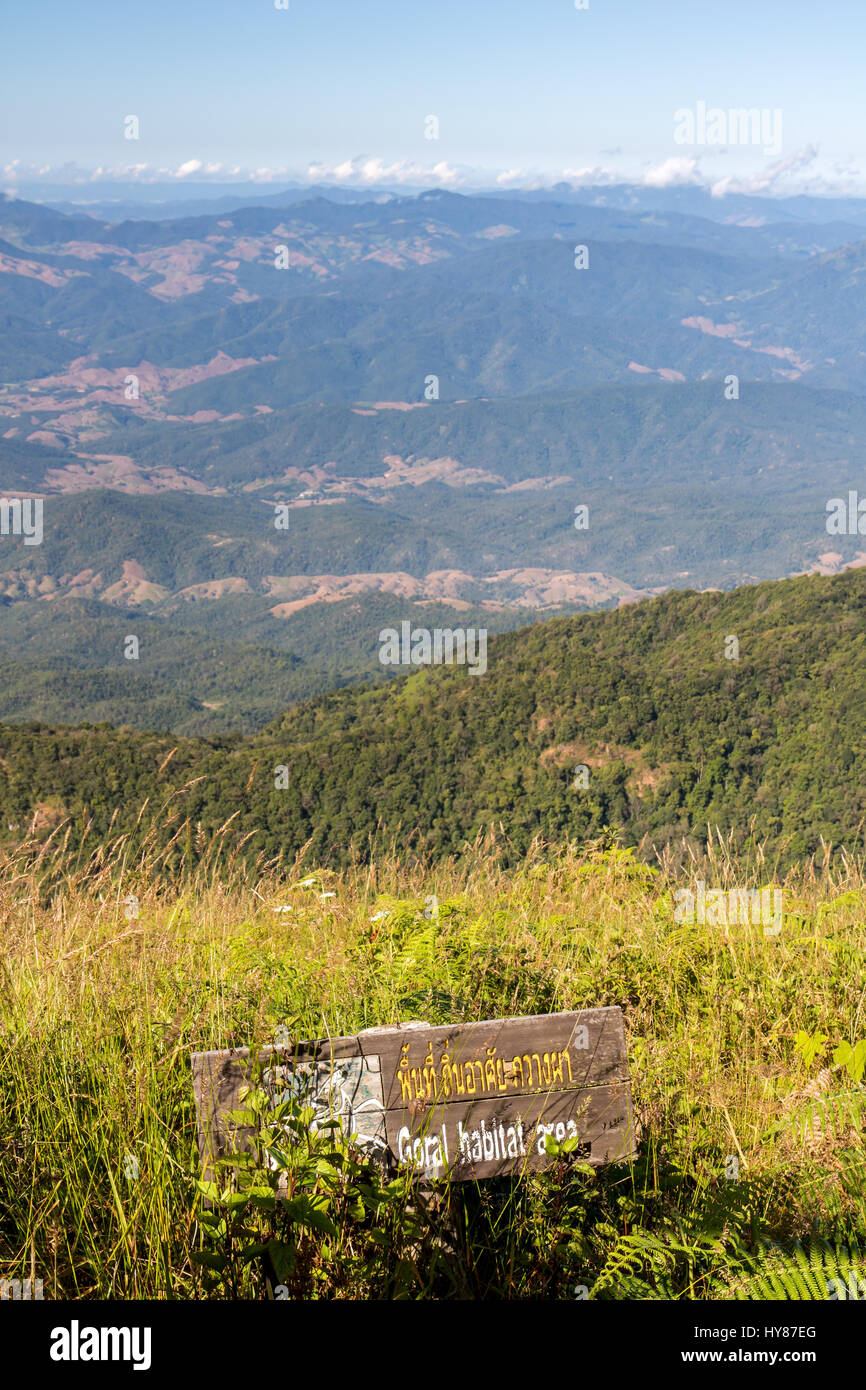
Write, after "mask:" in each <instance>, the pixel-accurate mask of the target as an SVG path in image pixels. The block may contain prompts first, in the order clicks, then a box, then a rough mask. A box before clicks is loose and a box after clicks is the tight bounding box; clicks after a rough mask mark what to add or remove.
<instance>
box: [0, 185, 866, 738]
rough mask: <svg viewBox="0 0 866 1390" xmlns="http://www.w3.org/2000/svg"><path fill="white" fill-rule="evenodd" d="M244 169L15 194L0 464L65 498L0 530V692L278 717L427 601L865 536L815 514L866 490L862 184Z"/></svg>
mask: <svg viewBox="0 0 866 1390" xmlns="http://www.w3.org/2000/svg"><path fill="white" fill-rule="evenodd" d="M230 188H231V186H229V187H227V188H225V189H220V190H209V189H208V187H207V185H200V186H199V187H198V189H193V190H189V189H185V190H184V194H183V198H184V200H185V205H184V206H180V205H179V204H178V203H177V202H168V203H165V204H162V205H160V204H159V203H154V204H153V205H148V206H145V205H144V204H143V203H142V202H141V201H139V202H136V201H135V199H136V198H139V197H140V198H143V197H144V196H145V194H144V193H143V192H142V191H141V190H140V189H138V187H137V186H132V187H131V188H130V187H127V188H126V190H125V191H124V190H123V189H112V190H105V189H103V190H102V195H103V196H105V197H106V198H107V203H106V204H104V205H102V204H101V205H99V206H93V207H91V208H90V209H89V211H85V210H75V211H71V210H69V208H70V202H69V199H68V198H59V199H58V201H60V202H61V203H63V205H64V210H58V209H57V208H55V207H51V206H48V205H47V204H46V203H44V202H29V201H26V200H25V199H23V198H16V199H11V198H5V199H3V200H2V201H0V284H2V287H3V292H4V293H3V301H2V302H3V309H2V313H0V379H2V383H3V384H2V386H0V488H2V489H3V490H4V495H5V496H6V497H17V496H22V495H28V494H32V495H38V496H40V497H41V498H43V499H44V540H43V542H42V544H41V545H25V543H24V538H23V537H21V536H16V535H14V534H3V535H0V597H2V599H3V607H2V610H0V663H2V664H3V669H4V672H5V674H6V677H7V679H6V682H5V690H6V696H5V703H4V698H3V696H2V695H0V718H16V719H18V718H20V719H26V718H29V717H35V716H39V717H48V718H52V719H53V718H63V719H68V720H70V721H74V720H75V719H76V718H79V717H80V718H86V719H91V718H103V717H104V718H109V719H111V720H118V721H119V722H124V723H129V724H132V725H133V726H135V727H160V728H173V729H177V730H183V731H186V732H201V733H205V732H214V733H217V732H223V731H228V730H253V729H255V728H258V727H260V726H261V725H262V724H263V723H264V722H266V721H267V720H268V719H272V718H273V717H274V716H275V715H276V714H277V713H278V712H279V711H280V709H282V708H284V707H285V706H286V705H287V704H290V703H291V702H293V701H294V700H296V699H298V698H303V697H306V696H309V695H313V694H315V693H317V692H320V691H324V690H327V689H330V688H335V687H338V686H341V685H345V684H347V683H351V682H354V681H357V680H361V679H363V680H370V679H376V680H381V679H384V678H385V675H386V674H387V673H386V672H384V671H383V670H382V669H381V667H380V664H379V662H378V659H377V635H378V632H379V629H380V627H381V626H383V625H387V622H388V621H391V620H394V621H398V620H399V619H400V615H401V613H402V614H403V615H404V616H406V617H409V616H411V615H412V614H413V613H414V611H415V606H416V605H428V606H429V605H435V606H436V612H437V613H438V614H439V615H440V618H441V621H442V622H443V623H450V624H454V623H457V622H459V621H460V615H461V614H464V615H465V614H466V613H471V614H472V615H473V621H476V622H481V620H482V618H483V620H484V621H485V622H487V623H488V624H489V626H490V630H491V632H495V631H503V630H505V629H506V628H509V627H512V626H515V625H518V624H520V623H525V622H528V621H531V620H535V619H536V618H538V617H542V616H549V615H551V614H557V613H563V612H573V611H576V610H579V609H586V608H592V607H610V606H612V605H616V604H621V603H630V602H634V601H635V600H637V599H639V598H641V597H644V596H646V595H648V594H653V593H657V592H660V591H661V590H663V589H666V588H670V587H679V588H685V587H688V588H697V589H706V588H718V589H727V588H730V587H733V586H735V585H740V584H748V583H754V582H757V581H760V580H764V579H770V578H778V577H782V576H786V575H794V574H798V573H804V572H807V571H820V572H823V573H836V572H839V571H841V570H842V569H843V568H845V567H849V566H857V565H860V564H863V563H864V562H866V542H864V540H863V538H862V534H861V533H860V532H857V531H856V530H855V532H854V533H853V534H850V535H848V534H846V535H835V534H833V535H831V534H828V531H827V526H826V521H827V503H828V501H829V499H831V498H833V497H837V496H847V495H848V492H849V491H850V490H851V489H856V488H857V487H858V486H859V488H860V491H861V493H862V494H864V495H866V480H864V474H863V465H862V459H863V457H864V446H866V350H864V345H863V331H862V324H863V321H864V313H866V201H864V200H853V199H852V200H845V199H836V200H821V199H808V198H793V199H784V200H771V199H759V198H753V197H741V196H731V197H729V198H724V199H720V198H712V197H711V196H710V195H709V194H708V193H707V192H706V191H705V190H701V189H699V188H693V187H684V188H676V189H647V188H643V187H640V188H638V187H632V186H627V185H623V186H610V187H608V186H604V187H598V188H584V189H572V188H569V187H566V186H558V187H557V188H556V189H554V190H552V191H547V192H545V193H541V192H532V193H517V192H509V193H504V192H501V191H500V192H498V193H495V194H494V193H486V194H471V195H461V194H455V193H448V192H443V191H438V190H435V191H429V190H428V191H425V192H421V193H419V194H417V195H414V196H404V195H399V196H398V195H397V194H396V193H395V192H394V191H393V190H387V189H382V190H374V191H372V192H365V191H362V190H349V189H337V190H334V189H323V190H315V191H313V192H312V193H311V191H310V190H307V189H303V188H290V189H286V190H282V191H279V192H276V193H271V192H268V191H265V192H263V191H262V189H261V188H253V189H239V190H236V191H230ZM38 191H40V192H42V193H44V190H38ZM92 191H93V190H87V194H88V196H89V195H90V192H92ZM67 192H68V190H67ZM176 192H177V190H176V189H175V188H174V186H167V188H166V189H156V188H153V189H150V190H149V192H148V194H147V196H148V197H149V196H154V197H155V196H156V195H157V194H160V195H163V194H164V195H165V196H166V197H168V196H169V195H170V194H171V195H176ZM212 192H213V193H215V194H216V196H215V197H212V196H211V193H212ZM108 193H111V194H112V197H111V198H108ZM114 194H117V197H116V198H115V197H114V196H113V195H114ZM118 200H119V201H118ZM108 204H111V207H109V206H108ZM123 204H126V205H128V206H122V205H123ZM112 208H113V211H112ZM167 210H170V211H172V212H174V213H177V214H178V215H177V216H174V217H170V218H166V217H165V216H164V215H163V214H164V213H165V212H166V211H167ZM145 214H146V215H145ZM155 217H159V218H160V219H161V220H154V218H155ZM116 218H120V219H121V220H115V219H116ZM581 507H585V508H587V509H588V510H587V514H586V521H587V524H586V526H585V527H581V528H580V529H578V528H577V527H576V524H575V523H576V519H577V516H578V513H577V510H576V509H578V508H581ZM278 509H282V510H278ZM428 611H433V610H432V608H428ZM61 615H62V620H61ZM467 621H468V620H467ZM136 623H138V624H139V625H140V626H141V627H142V630H143V631H144V630H147V631H148V632H149V633H152V634H153V640H152V641H148V642H147V643H143V644H142V649H141V655H140V658H139V666H138V667H137V671H139V672H140V673H141V674H140V677H139V676H138V675H136V676H135V678H133V677H132V676H131V673H130V671H129V669H128V663H127V662H126V661H125V660H124V658H123V656H122V653H121V652H120V651H119V648H118V646H117V643H118V641H119V640H120V639H119V638H118V632H119V630H120V628H123V629H125V630H126V631H129V632H132V631H134V629H135V624H136ZM118 624H119V627H118ZM64 634H66V638H65V639H64ZM157 634H160V636H159V637H157ZM123 635H124V634H123V633H121V634H120V637H121V638H122V636H123ZM202 642H205V644H206V649H205V647H203V646H202V645H201V644H202ZM207 644H209V645H207ZM241 648H243V650H241ZM158 654H159V655H158ZM148 663H150V664H149V665H148ZM237 669H246V670H247V671H248V672H249V673H252V672H254V671H255V672H256V673H257V674H256V675H255V684H256V694H255V695H252V694H250V693H249V692H246V693H245V692H244V691H243V689H242V688H241V687H242V683H239V682H238V681H237V680H236V679H235V677H234V672H235V671H236V670H237ZM221 673H222V674H221ZM250 679H251V680H252V674H250ZM40 688H41V689H42V691H43V694H42V695H40V694H39V693H38V692H39V689H40ZM148 711H152V713H148Z"/></svg>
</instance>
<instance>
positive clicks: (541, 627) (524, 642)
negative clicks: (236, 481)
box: [0, 570, 866, 869]
mask: <svg viewBox="0 0 866 1390" xmlns="http://www.w3.org/2000/svg"><path fill="white" fill-rule="evenodd" d="M864 597H866V571H864V570H854V571H851V572H849V573H847V574H845V575H842V576H838V577H835V578H829V579H827V578H802V579H796V580H787V581H782V582H778V583H768V584H761V585H757V586H755V587H752V588H745V589H739V590H736V591H735V592H733V593H729V594H720V593H704V594H696V593H692V592H684V593H680V592H672V593H669V594H666V595H663V596H662V597H661V598H658V599H655V600H652V601H649V602H645V603H641V604H637V605H634V606H630V607H627V608H623V609H619V610H617V611H613V612H606V613H591V614H582V615H578V616H575V617H570V618H558V619H552V620H551V621H549V622H546V623H540V624H537V625H535V626H532V627H528V628H524V629H521V630H519V631H517V632H513V633H510V634H506V635H503V636H501V637H497V638H495V639H493V638H491V640H490V643H489V651H488V669H487V671H486V673H485V674H483V675H473V674H471V673H470V672H469V671H468V670H467V668H466V667H456V666H455V667H428V668H424V669H419V670H417V671H414V672H413V673H412V674H410V675H407V676H405V677H400V678H398V679H397V680H396V681H394V682H390V683H388V684H387V685H385V686H382V687H380V688H374V689H368V688H363V687H362V688H360V689H347V690H342V691H338V692H335V693H331V694H327V695H323V696H320V697H318V698H316V699H314V700H311V701H307V702H305V703H304V704H302V705H299V706H298V707H296V708H295V709H293V710H290V711H289V712H288V713H287V714H286V715H285V717H284V718H283V719H282V720H281V721H280V722H278V723H277V724H274V725H271V726H269V727H268V728H267V729H266V730H264V731H263V732H262V733H261V734H258V735H256V736H254V737H251V738H246V739H243V738H239V737H226V738H218V739H213V738H212V739H173V738H170V737H167V736H165V735H160V734H157V733H155V734H142V733H131V732H128V731H117V730H115V729H113V728H111V727H110V726H108V725H89V726H84V727H81V728H57V727H49V726H43V725H34V724H23V725H20V726H13V725H5V726H2V727H0V759H2V763H0V814H2V822H3V824H4V832H5V836H6V838H7V839H8V840H12V841H20V840H21V838H22V837H23V836H24V835H25V834H26V833H27V832H28V830H29V829H30V828H32V829H33V830H34V831H35V832H36V833H37V834H39V835H40V836H42V837H45V836H46V835H49V834H52V835H53V836H54V843H59V842H60V840H63V841H64V842H65V843H68V844H69V845H72V846H74V845H83V846H84V847H85V849H87V848H89V847H90V846H92V845H94V844H97V843H99V842H100V841H101V840H102V839H103V838H104V837H105V835H106V834H108V832H109V830H110V829H112V828H113V830H114V831H115V832H120V831H124V832H128V833H130V834H131V835H132V836H133V840H134V839H135V837H136V836H140V834H141V830H140V827H139V820H138V818H139V814H140V807H141V804H142V802H143V801H144V800H145V799H149V801H150V803H151V809H152V811H156V810H157V809H158V810H159V815H160V818H161V820H160V825H159V832H158V833H159V836H160V844H161V846H163V847H164V850H165V864H166V867H167V868H168V869H176V868H177V867H178V866H179V865H181V863H183V862H186V863H192V862H194V861H195V859H196V858H197V856H198V849H197V846H198V844H199V841H201V842H203V843H205V844H207V843H209V842H210V841H211V839H212V837H213V836H214V834H215V833H216V832H217V831H218V830H219V829H220V827H222V826H223V825H224V823H225V822H227V821H231V822H232V827H233V833H234V832H237V833H238V834H239V835H241V836H242V837H245V849H244V853H245V854H247V855H248V856H253V857H254V856H255V855H257V854H259V853H262V854H264V855H266V856H268V857H276V856H282V857H284V858H285V857H286V856H288V857H289V858H290V859H291V858H293V857H294V856H295V855H296V854H298V853H300V852H301V850H302V849H304V847H306V853H307V855H308V856H309V859H310V861H311V862H315V863H317V864H319V865H323V864H328V865H331V866H338V865H340V864H348V863H351V862H353V861H354V860H356V859H359V858H361V859H363V858H366V857H368V856H369V855H370V854H371V853H374V852H375V850H376V848H377V846H379V847H381V845H390V844H392V843H393V842H395V841H399V843H400V845H401V851H402V853H403V855H404V856H406V857H412V856H415V857H419V858H420V859H422V860H426V861H430V860H432V859H435V858H437V857H440V856H441V855H443V854H452V853H454V854H456V853H459V852H460V851H461V849H462V847H463V845H464V844H465V843H466V842H467V841H471V840H472V839H474V837H475V835H476V834H477V833H478V832H479V831H480V830H481V831H483V830H485V829H486V828H487V827H488V826H491V825H493V826H495V827H497V833H498V834H500V835H501V836H502V837H503V839H504V842H505V843H506V845H507V846H508V852H509V853H510V854H511V855H513V856H514V857H515V859H519V858H521V857H522V855H523V854H524V853H525V852H526V850H527V849H528V846H529V845H530V843H531V842H532V841H533V839H534V838H535V837H536V836H537V835H539V834H540V835H542V836H544V837H548V838H551V839H559V838H563V837H565V836H569V837H572V838H576V839H583V838H585V837H586V836H593V835H597V834H599V833H601V832H602V831H603V830H604V828H605V827H608V826H610V827H618V828H620V829H621V830H622V832H623V834H624V837H625V842H626V843H628V844H631V845H634V846H639V847H640V851H641V855H642V857H644V858H646V859H647V860H648V861H652V860H653V859H654V855H655V853H656V852H659V851H662V850H663V849H664V847H665V846H668V845H670V846H672V847H675V848H676V847H677V846H680V845H681V843H682V841H683V839H685V840H686V841H687V842H689V841H691V842H692V843H693V844H698V843H700V842H702V841H704V840H705V839H706V835H707V829H708V827H710V828H711V829H712V830H713V831H715V830H716V829H718V830H720V831H721V832H722V834H724V835H726V836H730V837H731V839H732V842H733V843H734V844H736V845H737V846H738V847H739V849H740V851H741V852H743V853H746V852H747V851H748V850H749V846H751V845H753V844H754V842H756V841H760V842H761V843H762V844H763V845H764V848H765V852H768V853H770V854H771V855H772V856H773V859H774V861H777V862H778V863H780V864H791V863H793V862H795V861H797V860H802V859H807V858H809V857H810V856H812V855H814V854H819V855H821V854H823V852H824V846H825V844H827V845H836V846H838V845H840V844H841V845H845V846H846V847H847V848H848V849H849V850H853V849H856V848H859V847H861V846H862V833H863V821H864V786H866V746H864V743H863V734H862V715H863V690H864V685H866V632H864ZM377 637H378V634H377V633H371V634H370V640H371V646H372V647H373V649H374V650H378V646H377ZM732 638H736V641H737V643H738V658H737V659H729V658H728V656H726V651H732V650H733V649H732V648H731V645H730V639H732ZM581 768H583V769H584V771H583V773H580V774H579V775H577V774H576V769H581ZM576 782H577V785H575V783H576ZM583 783H585V785H582V784H583ZM137 827H138V828H137ZM676 852H677V853H680V852H681V851H680V850H679V849H677V850H676Z"/></svg>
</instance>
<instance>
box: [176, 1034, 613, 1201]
mask: <svg viewBox="0 0 866 1390" xmlns="http://www.w3.org/2000/svg"><path fill="white" fill-rule="evenodd" d="M257 1063H258V1067H257ZM192 1069H193V1086H194V1091H195V1100H196V1108H197V1113H198V1127H199V1147H200V1152H201V1155H202V1162H203V1165H204V1166H205V1169H206V1170H208V1169H209V1167H210V1160H211V1158H212V1157H215V1156H217V1155H221V1154H224V1153H225V1152H226V1150H227V1146H228V1145H229V1142H230V1140H231V1138H232V1137H234V1139H235V1142H237V1143H239V1144H240V1145H241V1146H242V1147H246V1144H245V1142H244V1139H245V1136H244V1135H243V1133H234V1131H233V1129H232V1126H231V1124H230V1122H229V1121H228V1120H227V1118H226V1116H227V1112H229V1111H231V1110H233V1109H237V1108H238V1107H239V1106H240V1103H241V1102H240V1094H239V1093H240V1090H241V1087H242V1086H243V1085H245V1084H249V1083H250V1082H251V1081H252V1080H253V1079H254V1077H255V1075H256V1072H257V1070H258V1071H259V1074H260V1075H261V1077H262V1081H263V1084H265V1085H266V1086H267V1087H268V1089H269V1090H270V1091H271V1093H272V1095H273V1096H274V1097H275V1099H277V1098H279V1097H280V1096H281V1095H283V1094H285V1093H286V1091H287V1090H288V1091H292V1092H294V1093H295V1094H298V1095H302V1096H303V1097H304V1098H305V1100H306V1101H307V1102H308V1103H310V1104H312V1105H313V1108H314V1109H315V1110H316V1111H317V1113H318V1114H322V1115H324V1114H327V1115H333V1116H335V1117H336V1118H339V1119H340V1122H341V1125H342V1127H343V1129H344V1132H345V1133H346V1134H350V1133H355V1134H357V1135H358V1136H359V1145H360V1147H362V1148H364V1149H366V1150H368V1151H369V1152H371V1153H373V1154H384V1153H386V1152H387V1153H389V1154H390V1155H391V1157H392V1159H393V1160H394V1161H395V1162H401V1161H405V1158H403V1159H401V1157H400V1152H399V1151H400V1148H401V1145H400V1136H401V1134H403V1131H406V1133H405V1134H404V1135H403V1139H404V1142H403V1149H404V1151H405V1143H406V1139H407V1137H408V1139H409V1140H410V1141H411V1144H412V1145H413V1146H414V1145H415V1141H416V1139H417V1138H418V1137H422V1138H423V1135H422V1129H423V1128H424V1127H426V1132H427V1134H428V1136H429V1134H430V1133H432V1130H431V1128H430V1127H431V1125H433V1123H434V1120H435V1127H436V1128H437V1129H438V1130H439V1131H440V1132H441V1131H442V1127H443V1125H444V1127H445V1129H444V1135H443V1140H442V1143H443V1146H445V1147H447V1148H448V1150H449V1155H452V1154H453V1153H456V1152H458V1151H459V1150H460V1149H461V1142H460V1140H461V1137H462V1136H465V1134H466V1133H471V1132H474V1130H475V1129H477V1131H478V1142H480V1143H481V1145H482V1151H481V1157H480V1158H478V1157H473V1158H472V1159H471V1160H469V1159H467V1153H466V1145H465V1144H464V1145H463V1146H462V1148H463V1154H462V1158H461V1160H460V1162H459V1163H455V1162H454V1161H452V1159H449V1164H448V1167H449V1171H451V1172H452V1176H454V1177H455V1178H457V1179H459V1178H461V1177H463V1176H466V1177H484V1176H493V1175H494V1173H499V1172H505V1171H519V1170H520V1169H521V1167H523V1168H536V1167H541V1166H544V1163H545V1162H546V1161H548V1160H547V1155H546V1154H545V1152H544V1150H543V1144H542V1146H541V1150H540V1151H538V1152H535V1150H538V1142H537V1135H536V1129H537V1126H538V1125H539V1124H549V1123H552V1124H554V1125H556V1124H559V1125H561V1126H564V1127H565V1130H564V1132H565V1137H569V1136H570V1135H572V1134H573V1133H578V1134H579V1136H580V1140H581V1143H582V1144H583V1145H585V1146H586V1145H588V1149H587V1150H586V1152H587V1156H588V1159H589V1161H590V1162H593V1163H604V1162H610V1161H611V1159H612V1157H625V1156H627V1155H628V1154H630V1153H631V1152H633V1137H632V1120H631V1102H630V1096H629V1087H628V1081H629V1077H628V1064H627V1058H626V1047H625V1035H624V1030H623V1020H622V1013H621V1011H620V1010H619V1009H616V1008H606V1009H584V1010H581V1011H578V1012H574V1013H560V1014H540V1015H534V1016H531V1017H525V1018H507V1019H487V1020H484V1021H482V1022H480V1023H470V1024H446V1025H440V1026H437V1027H430V1026H429V1025H426V1024H409V1025H400V1026H399V1027H395V1028H382V1029H377V1028H373V1029H367V1030H365V1031H364V1032H362V1033H360V1034H358V1035H354V1036H349V1037H339V1038H330V1039H320V1040H317V1041H314V1042H299V1043H297V1044H295V1045H294V1046H292V1047H279V1046H275V1047H266V1048H263V1049H262V1051H261V1052H260V1053H259V1054H258V1056H257V1058H256V1059H253V1058H252V1057H251V1055H250V1052H249V1050H248V1049H246V1048H243V1049H239V1050H236V1051H230V1052H229V1051H224V1052H205V1053H194V1054H193V1057H192ZM611 1108H612V1109H613V1111H615V1112H616V1114H615V1115H611V1113H610V1112H611ZM473 1116H474V1117H475V1119H473ZM494 1119H495V1121H496V1130H495V1133H494V1136H493V1139H492V1141H488V1139H487V1138H486V1136H487V1129H488V1125H490V1124H492V1123H493V1121H494ZM470 1120H471V1121H472V1123H471V1125H470ZM476 1120H477V1124H476ZM482 1120H483V1121H484V1130H483V1131H482V1130H481V1128H480V1125H481V1121H482ZM506 1121H507V1123H506ZM614 1121H615V1123H614ZM569 1122H570V1126H571V1127H569ZM518 1124H519V1125H520V1126H521V1133H522V1138H520V1139H518V1140H517V1148H518V1153H516V1154H510V1153H507V1152H506V1153H505V1154H504V1155H498V1154H497V1145H498V1144H500V1145H501V1137H500V1136H499V1126H500V1125H502V1126H503V1132H505V1131H507V1130H509V1129H514V1130H515V1134H514V1136H511V1137H510V1138H509V1140H508V1142H507V1144H506V1148H508V1147H509V1145H510V1147H514V1144H513V1142H512V1139H514V1138H515V1137H516V1136H517V1130H516V1128H515V1127H516V1126H517V1125H518ZM419 1127H420V1128H419ZM533 1135H535V1136H536V1137H535V1138H533ZM488 1142H493V1145H494V1151H493V1154H494V1156H493V1157H492V1158H488V1157H487V1156H486V1155H485V1153H484V1146H485V1144H487V1143H488ZM470 1146H471V1147H472V1148H473V1149H474V1150H475V1151H477V1143H476V1142H475V1141H474V1140H472V1141H470ZM524 1148H525V1149H526V1152H523V1151H522V1150H523V1149H524ZM421 1152H422V1153H427V1154H428V1157H429V1154H430V1153H432V1147H431V1145H430V1144H427V1145H426V1147H424V1144H423V1143H422V1150H421ZM415 1153H416V1150H415V1148H414V1147H413V1154H415ZM442 1157H443V1155H441V1154H440V1159H441V1158H442ZM410 1161H413V1162H414V1159H412V1160H410ZM491 1165H492V1167H491ZM430 1166H431V1164H430V1162H428V1161H427V1160H425V1162H424V1164H423V1167H424V1168H429V1167H430ZM439 1166H441V1167H443V1169H444V1166H445V1165H444V1164H442V1163H440V1165H439Z"/></svg>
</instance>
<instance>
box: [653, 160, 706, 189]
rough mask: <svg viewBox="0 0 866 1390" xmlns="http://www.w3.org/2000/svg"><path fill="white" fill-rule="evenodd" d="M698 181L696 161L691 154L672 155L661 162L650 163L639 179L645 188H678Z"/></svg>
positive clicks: (699, 180)
mask: <svg viewBox="0 0 866 1390" xmlns="http://www.w3.org/2000/svg"><path fill="white" fill-rule="evenodd" d="M700 182H701V178H700V174H699V173H698V161H697V160H696V159H695V158H694V157H693V156H692V155H672V156H671V157H670V159H665V160H664V161H663V162H662V163H661V164H653V165H651V166H650V168H649V169H647V170H646V171H645V172H644V175H643V178H642V179H641V183H643V184H645V185H646V187H647V188H678V187H680V186H682V185H683V184H689V183H700Z"/></svg>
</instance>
